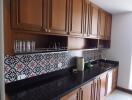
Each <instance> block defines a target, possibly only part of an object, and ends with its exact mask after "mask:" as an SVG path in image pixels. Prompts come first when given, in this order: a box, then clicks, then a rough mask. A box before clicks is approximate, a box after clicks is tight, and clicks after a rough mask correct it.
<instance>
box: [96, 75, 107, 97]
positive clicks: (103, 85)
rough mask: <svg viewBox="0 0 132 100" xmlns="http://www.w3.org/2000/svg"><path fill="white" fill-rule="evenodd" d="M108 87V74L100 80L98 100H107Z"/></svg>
mask: <svg viewBox="0 0 132 100" xmlns="http://www.w3.org/2000/svg"><path fill="white" fill-rule="evenodd" d="M106 86H107V74H106V73H104V74H102V75H101V76H100V78H99V92H100V95H99V99H98V100H105V97H106V93H107V91H106Z"/></svg>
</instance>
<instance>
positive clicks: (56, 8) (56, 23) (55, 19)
mask: <svg viewBox="0 0 132 100" xmlns="http://www.w3.org/2000/svg"><path fill="white" fill-rule="evenodd" d="M67 6H68V0H49V7H48V8H49V11H48V12H49V15H48V21H49V22H48V32H51V33H58V34H67V31H68V30H67V28H68V27H67V25H68V18H67V16H68V9H69V8H68V7H67Z"/></svg>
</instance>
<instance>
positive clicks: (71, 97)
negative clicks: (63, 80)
mask: <svg viewBox="0 0 132 100" xmlns="http://www.w3.org/2000/svg"><path fill="white" fill-rule="evenodd" d="M60 100H79V89H77V90H74V91H73V92H71V93H69V94H67V95H66V96H64V97H62V98H61V99H60Z"/></svg>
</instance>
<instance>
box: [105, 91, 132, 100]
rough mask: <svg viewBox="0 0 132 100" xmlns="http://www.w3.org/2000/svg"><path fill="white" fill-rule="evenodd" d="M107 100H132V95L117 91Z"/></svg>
mask: <svg viewBox="0 0 132 100" xmlns="http://www.w3.org/2000/svg"><path fill="white" fill-rule="evenodd" d="M106 100H132V95H131V94H128V93H125V92H122V91H119V90H115V91H114V92H113V93H112V94H110V95H109V96H108V97H107V98H106Z"/></svg>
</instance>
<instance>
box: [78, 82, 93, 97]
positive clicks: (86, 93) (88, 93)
mask: <svg viewBox="0 0 132 100" xmlns="http://www.w3.org/2000/svg"><path fill="white" fill-rule="evenodd" d="M80 95H81V96H80V97H81V98H80V100H93V82H89V83H88V84H86V85H84V86H82V87H81V93H80Z"/></svg>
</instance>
